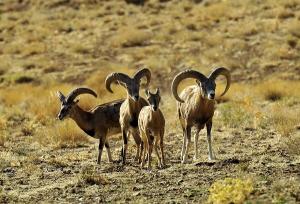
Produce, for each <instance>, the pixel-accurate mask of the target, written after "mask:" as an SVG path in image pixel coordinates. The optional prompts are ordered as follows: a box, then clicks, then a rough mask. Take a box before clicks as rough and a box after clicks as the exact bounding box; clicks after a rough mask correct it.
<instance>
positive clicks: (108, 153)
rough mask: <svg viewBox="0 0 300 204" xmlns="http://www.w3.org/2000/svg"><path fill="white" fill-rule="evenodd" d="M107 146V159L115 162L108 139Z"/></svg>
mask: <svg viewBox="0 0 300 204" xmlns="http://www.w3.org/2000/svg"><path fill="white" fill-rule="evenodd" d="M105 148H106V151H107V159H108V161H109V162H113V159H112V157H111V153H110V147H109V144H108V142H107V141H106V142H105Z"/></svg>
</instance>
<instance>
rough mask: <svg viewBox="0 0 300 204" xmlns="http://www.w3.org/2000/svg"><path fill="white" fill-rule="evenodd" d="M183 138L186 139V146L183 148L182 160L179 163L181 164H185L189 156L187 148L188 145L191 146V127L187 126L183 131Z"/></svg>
mask: <svg viewBox="0 0 300 204" xmlns="http://www.w3.org/2000/svg"><path fill="white" fill-rule="evenodd" d="M185 137H186V140H187V141H186V146H185V152H184V155H183V160H182V161H181V163H183V164H185V163H186V162H187V159H188V154H189V148H190V144H191V127H190V126H187V127H186V129H185Z"/></svg>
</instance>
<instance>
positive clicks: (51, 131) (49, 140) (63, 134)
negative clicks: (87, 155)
mask: <svg viewBox="0 0 300 204" xmlns="http://www.w3.org/2000/svg"><path fill="white" fill-rule="evenodd" d="M35 138H36V140H37V141H38V142H39V143H40V144H42V145H43V146H50V147H54V148H75V147H82V146H84V145H86V144H87V143H89V138H88V136H87V135H85V133H84V132H83V131H82V130H80V129H79V128H78V127H77V125H76V124H75V122H74V121H71V120H65V121H57V123H56V124H54V125H53V126H52V127H51V126H49V127H45V128H42V129H41V130H40V131H38V132H37V133H36V135H35Z"/></svg>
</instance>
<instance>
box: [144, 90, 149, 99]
mask: <svg viewBox="0 0 300 204" xmlns="http://www.w3.org/2000/svg"><path fill="white" fill-rule="evenodd" d="M145 94H146V96H147V97H148V96H149V90H148V89H145Z"/></svg>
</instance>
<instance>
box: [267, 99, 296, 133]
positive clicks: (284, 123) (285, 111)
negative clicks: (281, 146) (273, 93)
mask: <svg viewBox="0 0 300 204" xmlns="http://www.w3.org/2000/svg"><path fill="white" fill-rule="evenodd" d="M299 114H300V110H299V109H298V110H291V109H290V108H288V107H286V106H284V105H281V104H276V105H275V106H274V107H273V110H272V113H271V115H270V119H271V122H272V124H273V126H274V128H275V130H276V131H277V132H278V133H279V134H280V135H281V136H283V137H290V136H291V135H292V134H293V133H294V132H295V131H296V126H297V125H299V124H300V118H299Z"/></svg>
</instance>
